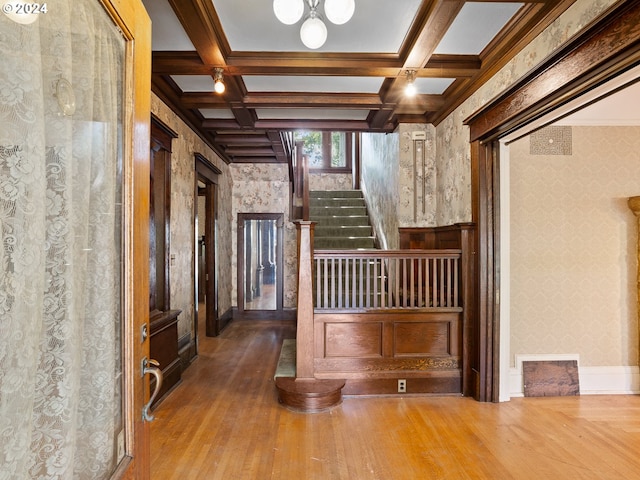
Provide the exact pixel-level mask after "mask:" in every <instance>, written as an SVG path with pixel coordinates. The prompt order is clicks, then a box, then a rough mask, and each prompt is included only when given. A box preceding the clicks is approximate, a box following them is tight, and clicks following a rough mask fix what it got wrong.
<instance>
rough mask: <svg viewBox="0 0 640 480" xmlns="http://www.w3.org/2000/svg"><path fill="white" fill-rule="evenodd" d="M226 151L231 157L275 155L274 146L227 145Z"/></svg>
mask: <svg viewBox="0 0 640 480" xmlns="http://www.w3.org/2000/svg"><path fill="white" fill-rule="evenodd" d="M224 153H226V154H227V155H229V156H230V157H236V156H240V157H268V156H273V155H274V151H273V149H272V148H270V147H269V148H252V147H244V148H243V147H227V148H225V149H224Z"/></svg>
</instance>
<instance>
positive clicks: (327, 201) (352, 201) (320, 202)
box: [309, 197, 366, 208]
mask: <svg viewBox="0 0 640 480" xmlns="http://www.w3.org/2000/svg"><path fill="white" fill-rule="evenodd" d="M365 206H366V205H365V203H364V198H333V197H331V198H329V197H326V198H310V199H309V207H311V208H314V207H333V208H336V207H365Z"/></svg>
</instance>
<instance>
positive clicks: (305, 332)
mask: <svg viewBox="0 0 640 480" xmlns="http://www.w3.org/2000/svg"><path fill="white" fill-rule="evenodd" d="M315 223H316V222H310V221H304V220H297V221H296V222H295V224H296V229H297V231H298V319H297V322H298V323H297V330H296V378H297V379H300V378H308V379H311V378H314V368H313V345H314V341H313V229H314V226H315Z"/></svg>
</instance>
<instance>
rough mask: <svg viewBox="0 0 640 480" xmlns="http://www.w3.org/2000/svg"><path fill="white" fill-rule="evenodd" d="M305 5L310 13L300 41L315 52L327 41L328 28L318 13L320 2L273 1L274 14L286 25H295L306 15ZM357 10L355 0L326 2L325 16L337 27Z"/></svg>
mask: <svg viewBox="0 0 640 480" xmlns="http://www.w3.org/2000/svg"><path fill="white" fill-rule="evenodd" d="M305 3H306V4H307V5H308V7H309V13H307V15H306V16H305V20H304V22H303V23H302V26H301V27H300V39H301V40H302V43H304V45H305V46H306V47H307V48H311V49H313V50H315V49H316V48H320V47H321V46H322V45H324V42H326V40H327V26H326V25H325V24H324V22H323V21H322V15H321V14H320V12H318V5H319V4H320V0H273V12H274V13H275V14H276V17H277V18H278V20H280V21H281V22H282V23H284V24H285V25H293V24H294V23H297V22H298V20H300V19H301V18H302V16H303V15H304V10H305V8H304V6H305ZM355 9H356V3H355V0H324V15H325V16H326V17H327V20H329V21H330V22H331V23H333V24H335V25H342V24H343V23H347V22H348V21H349V20H350V19H351V17H352V16H353V12H354V11H355Z"/></svg>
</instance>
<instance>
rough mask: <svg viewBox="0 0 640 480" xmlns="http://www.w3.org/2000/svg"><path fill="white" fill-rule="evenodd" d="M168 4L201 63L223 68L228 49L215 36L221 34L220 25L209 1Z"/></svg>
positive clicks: (174, 0) (181, 0) (178, 0)
mask: <svg viewBox="0 0 640 480" xmlns="http://www.w3.org/2000/svg"><path fill="white" fill-rule="evenodd" d="M169 4H170V5H171V8H172V9H173V11H174V12H175V14H176V17H178V20H180V23H181V24H182V27H183V28H184V31H185V32H186V34H187V36H188V37H189V39H190V40H191V43H193V46H194V47H195V48H196V51H197V52H198V56H199V57H200V58H201V59H202V61H203V62H204V63H207V64H209V65H215V66H217V67H224V66H225V65H226V60H225V56H226V55H225V53H227V52H229V50H230V49H229V45H228V44H227V41H226V39H225V38H224V37H221V36H218V34H217V32H222V25H221V24H220V20H219V19H218V17H217V15H216V13H215V10H214V9H213V3H212V2H211V1H210V0H209V1H207V0H169Z"/></svg>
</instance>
